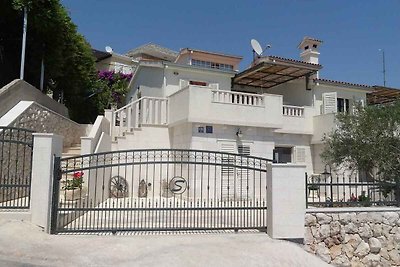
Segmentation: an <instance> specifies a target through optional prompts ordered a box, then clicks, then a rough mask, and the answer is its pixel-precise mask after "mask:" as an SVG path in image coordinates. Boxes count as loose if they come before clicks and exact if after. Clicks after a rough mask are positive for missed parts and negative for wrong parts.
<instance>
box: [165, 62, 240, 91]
mask: <svg viewBox="0 0 400 267" xmlns="http://www.w3.org/2000/svg"><path fill="white" fill-rule="evenodd" d="M232 76H233V75H232V74H226V73H219V72H212V71H209V70H203V71H202V70H196V69H184V68H171V67H169V68H167V69H165V80H166V83H165V85H166V87H165V96H169V95H171V94H173V93H175V92H176V91H178V90H179V89H180V88H179V80H180V79H182V80H188V81H190V80H192V81H202V82H208V83H218V84H219V89H220V90H229V91H230V90H231V77H232Z"/></svg>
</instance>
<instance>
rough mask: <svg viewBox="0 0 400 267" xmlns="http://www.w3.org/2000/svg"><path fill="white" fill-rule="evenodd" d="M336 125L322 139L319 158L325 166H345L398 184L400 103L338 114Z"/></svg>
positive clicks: (399, 168) (361, 108) (399, 165)
mask: <svg viewBox="0 0 400 267" xmlns="http://www.w3.org/2000/svg"><path fill="white" fill-rule="evenodd" d="M336 122H337V127H336V129H335V130H333V131H332V132H331V133H330V134H328V135H326V136H325V137H324V142H325V148H324V151H323V153H322V155H321V156H322V158H323V159H324V161H325V162H326V163H327V164H330V165H334V166H339V165H341V164H346V165H349V166H351V167H352V168H355V169H358V170H364V171H367V172H370V173H372V172H377V174H378V175H379V176H380V177H382V178H383V179H385V180H387V181H391V182H394V181H395V182H399V178H400V102H397V103H394V104H392V105H388V106H367V107H361V106H358V107H357V108H356V110H355V112H354V113H353V114H346V113H339V114H338V115H337V116H336Z"/></svg>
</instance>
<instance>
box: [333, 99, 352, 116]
mask: <svg viewBox="0 0 400 267" xmlns="http://www.w3.org/2000/svg"><path fill="white" fill-rule="evenodd" d="M336 103H337V112H346V113H349V110H350V101H349V100H348V99H345V98H338V99H337V102H336Z"/></svg>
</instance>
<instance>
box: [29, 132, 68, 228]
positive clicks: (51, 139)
mask: <svg viewBox="0 0 400 267" xmlns="http://www.w3.org/2000/svg"><path fill="white" fill-rule="evenodd" d="M33 136H34V141H33V158H32V182H31V213H32V223H34V224H36V225H39V226H40V227H43V228H44V229H45V231H46V232H49V230H50V217H51V198H52V191H53V181H54V177H53V171H54V158H55V157H61V153H62V147H63V137H62V136H59V135H55V134H51V133H34V134H33Z"/></svg>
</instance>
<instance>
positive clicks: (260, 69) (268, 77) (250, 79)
mask: <svg viewBox="0 0 400 267" xmlns="http://www.w3.org/2000/svg"><path fill="white" fill-rule="evenodd" d="M321 68H322V66H321V65H319V64H312V63H307V62H304V61H298V60H293V59H287V58H281V57H276V56H265V57H261V58H259V59H257V60H256V61H255V62H254V64H253V66H252V67H251V68H249V69H247V70H245V71H243V72H240V73H238V74H236V76H235V77H234V78H233V82H234V83H235V84H238V85H247V86H255V87H261V88H270V87H273V86H276V85H279V84H282V83H285V82H288V81H291V80H295V79H298V78H300V77H303V76H306V77H308V76H310V75H311V74H313V73H315V72H317V71H318V70H320V69H321Z"/></svg>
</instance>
